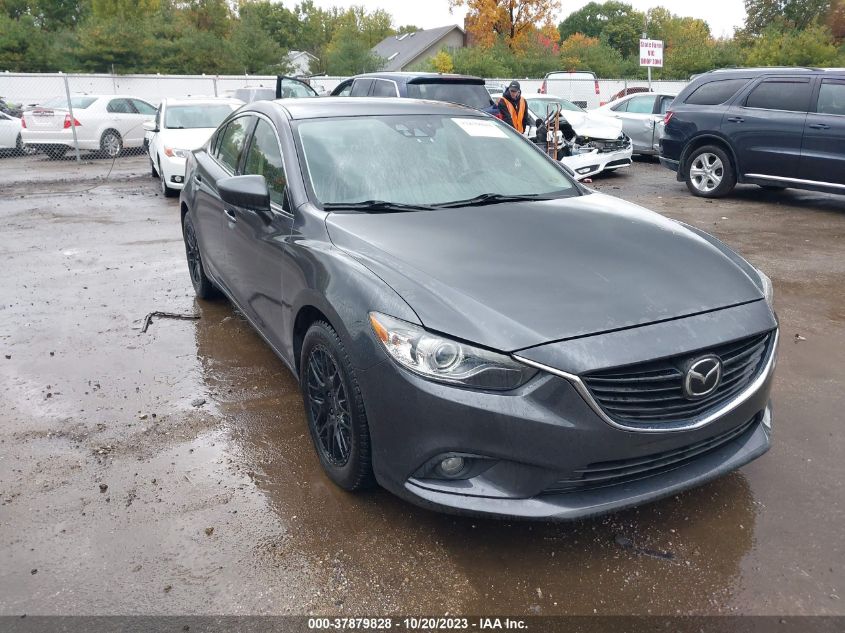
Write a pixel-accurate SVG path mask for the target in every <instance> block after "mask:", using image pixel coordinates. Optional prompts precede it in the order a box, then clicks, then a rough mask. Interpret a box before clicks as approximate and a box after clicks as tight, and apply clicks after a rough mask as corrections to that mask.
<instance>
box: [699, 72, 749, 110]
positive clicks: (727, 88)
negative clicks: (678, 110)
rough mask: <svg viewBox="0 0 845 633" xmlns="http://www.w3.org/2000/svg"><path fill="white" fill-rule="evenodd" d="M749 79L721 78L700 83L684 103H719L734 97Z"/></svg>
mask: <svg viewBox="0 0 845 633" xmlns="http://www.w3.org/2000/svg"><path fill="white" fill-rule="evenodd" d="M747 83H748V79H747V78H746V79H721V80H716V81H711V82H708V83H706V84H702V85H700V86H699V87H698V88H696V89H695V90H694V91H693V92H692V94H690V96H688V97H687V98H686V99H685V100H684V103H689V104H690V105H719V104H722V103H724V102H725V101H727V100H728V99H730V98H731V97H733V96H734V95H735V94H736V93H737V92H738V91H739V89H740V88H742V87H743V86H744V85H745V84H747Z"/></svg>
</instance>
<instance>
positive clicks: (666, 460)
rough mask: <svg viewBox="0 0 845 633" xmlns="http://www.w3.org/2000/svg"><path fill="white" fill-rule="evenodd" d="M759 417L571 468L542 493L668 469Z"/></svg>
mask: <svg viewBox="0 0 845 633" xmlns="http://www.w3.org/2000/svg"><path fill="white" fill-rule="evenodd" d="M758 421H759V416H755V417H754V418H752V419H751V420H749V421H748V422H746V423H745V424H742V425H740V426H738V427H735V428H733V429H730V430H729V431H725V432H724V433H721V434H719V435H716V436H714V437H711V438H708V439H706V440H702V441H701V442H696V443H695V444H690V445H689V446H684V447H683V448H678V449H675V450H671V451H665V452H662V453H655V454H654V455H648V456H646V457H635V458H632V459H619V460H616V461H608V462H596V463H593V464H590V465H588V466H586V467H584V468H581V469H578V470H576V471H573V473H572V475H571V476H569V477H567V478H566V479H561V480H559V481H556V482H555V483H553V484H552V485H551V486H549V487H548V488H546V489H545V490H544V491H543V494H553V493H560V492H572V491H576V490H593V489H595V488H604V487H606V486H615V485H617V484H623V483H629V482H632V481H637V480H638V479H644V478H646V477H652V476H654V475H659V474H661V473H665V472H668V471H670V470H673V469H675V468H680V467H681V466H684V465H685V464H688V463H690V462H691V461H693V460H694V459H695V458H697V457H703V456H704V455H705V454H706V453H709V452H711V451H714V450H716V449H717V448H719V447H720V446H724V445H725V444H727V443H728V442H731V441H733V440H735V439H737V438H739V437H741V436H742V435H744V434H745V433H746V432H747V431H749V430H750V429H751V428H752V427H753V426H754V425H755V423H756V422H758Z"/></svg>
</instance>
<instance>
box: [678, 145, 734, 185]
mask: <svg viewBox="0 0 845 633" xmlns="http://www.w3.org/2000/svg"><path fill="white" fill-rule="evenodd" d="M684 172H685V173H684V180H686V183H687V189H689V191H690V193H691V194H692V195H694V196H700V197H702V198H721V197H722V196H726V195H728V194H729V193H730V192H731V191H733V188H734V187H735V186H736V172H735V170H734V167H733V164H732V163H731V159H730V157H729V156H728V154H727V152H726V151H725V150H724V149H722V148H721V147H719V146H717V145H705V146H703V147H699V148H698V149H696V150H694V151H693V152H692V154H690V156H689V158H687V159H686V161H684Z"/></svg>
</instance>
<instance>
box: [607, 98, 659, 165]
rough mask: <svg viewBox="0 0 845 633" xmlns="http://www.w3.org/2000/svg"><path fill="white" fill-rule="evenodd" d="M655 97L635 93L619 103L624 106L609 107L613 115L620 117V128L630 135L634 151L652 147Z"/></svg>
mask: <svg viewBox="0 0 845 633" xmlns="http://www.w3.org/2000/svg"><path fill="white" fill-rule="evenodd" d="M656 99H657V97H656V96H655V95H654V94H642V95H636V96H634V97H631V98H630V99H627V100H626V101H625V102H624V104H620V105H624V106H625V107H624V108H620V109H619V110H615V109H614V108H611V110H614V116H616V117H618V118H620V119H622V130H623V131H624V132H625V134H627V135H628V136H630V137H631V141H633V143H634V151H635V152H648V151H651V149H652V145H653V143H654V140H653V139H654V123H655V117H654V109H655V102H656Z"/></svg>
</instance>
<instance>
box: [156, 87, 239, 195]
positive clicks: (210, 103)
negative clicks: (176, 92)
mask: <svg viewBox="0 0 845 633" xmlns="http://www.w3.org/2000/svg"><path fill="white" fill-rule="evenodd" d="M243 104H244V102H243V101H241V100H239V99H226V98H211V97H204V98H189V99H165V100H164V101H162V102H161V105H160V106H159V109H158V112H157V113H156V117H155V120H154V121H151V122H149V123H147V124H145V126H144V128H145V129H146V130H147V150H148V152H149V154H150V170H151V172H152V175H153V177H158V178H159V179H160V181H161V192H162V194H164V195H165V196H175V195H176V194H177V193H178V192H179V190H180V189H181V188H182V187H184V185H185V159H186V158H187V157H188V154H190V153H191V151H192V150H195V149H198V148H200V147H202V146H203V145H204V144H205V142H206V141H208V139H209V137H210V136H211V134H212V133H213V132H214V130H216V129H217V126H218V125H220V123H221V122H222V121H223V119H225V118H226V117H227V116H229V115H230V114H231V113H232V112H234V111H235V110H237V109H238V108H240V107H241V106H242V105H243Z"/></svg>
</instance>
